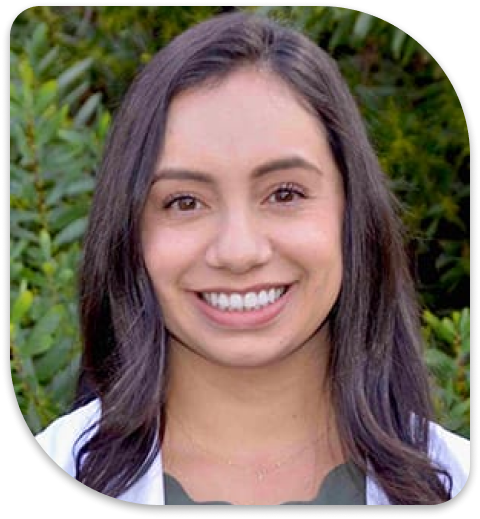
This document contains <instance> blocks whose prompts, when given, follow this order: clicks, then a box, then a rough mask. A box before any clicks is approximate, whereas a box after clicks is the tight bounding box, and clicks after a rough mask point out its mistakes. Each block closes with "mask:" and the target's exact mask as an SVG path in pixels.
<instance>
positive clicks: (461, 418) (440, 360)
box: [423, 308, 470, 438]
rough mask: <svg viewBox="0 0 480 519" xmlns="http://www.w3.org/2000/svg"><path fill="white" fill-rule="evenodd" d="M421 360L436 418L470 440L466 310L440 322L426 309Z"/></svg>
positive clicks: (468, 322) (467, 316) (468, 338)
mask: <svg viewBox="0 0 480 519" xmlns="http://www.w3.org/2000/svg"><path fill="white" fill-rule="evenodd" d="M423 320H424V324H425V326H424V335H425V340H426V342H427V344H428V345H429V347H428V348H427V350H426V353H425V358H426V362H427V365H428V367H429V368H430V371H431V373H432V379H433V380H432V382H433V387H434V405H435V411H436V415H437V419H438V421H439V422H440V423H442V424H443V425H444V426H445V427H446V428H447V429H449V430H451V431H455V432H457V433H458V434H461V435H462V436H465V437H467V438H469V437H470V311H469V309H468V308H465V309H463V310H462V311H461V312H460V311H454V312H452V314H451V315H450V316H448V317H444V318H442V319H440V318H438V317H436V316H435V315H433V314H432V313H431V312H429V311H428V310H426V311H425V312H424V315H423Z"/></svg>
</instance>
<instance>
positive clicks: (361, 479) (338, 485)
mask: <svg viewBox="0 0 480 519" xmlns="http://www.w3.org/2000/svg"><path fill="white" fill-rule="evenodd" d="M164 481H165V504H166V505H229V504H230V503H227V502H223V501H207V502H204V503H197V502H195V501H193V500H192V499H191V498H190V497H189V496H188V494H187V493H186V492H185V490H184V489H183V487H182V486H181V484H180V483H179V482H178V481H177V480H176V479H175V478H174V477H173V476H171V475H170V474H167V473H165V474H164ZM365 490H366V479H365V475H364V474H362V472H361V471H360V470H359V469H358V468H357V467H355V466H354V465H353V464H352V463H344V464H342V465H339V466H338V467H335V468H334V469H332V470H331V471H330V472H329V473H328V474H327V477H326V478H325V480H324V481H323V483H322V485H321V487H320V489H319V491H318V494H317V496H316V497H315V499H313V501H289V502H288V503H283V504H285V505H365V504H366V493H365Z"/></svg>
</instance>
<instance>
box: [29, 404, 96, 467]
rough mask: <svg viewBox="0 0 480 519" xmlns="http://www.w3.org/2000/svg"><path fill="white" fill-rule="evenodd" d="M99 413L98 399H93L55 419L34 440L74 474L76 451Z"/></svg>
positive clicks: (86, 436) (89, 432)
mask: <svg viewBox="0 0 480 519" xmlns="http://www.w3.org/2000/svg"><path fill="white" fill-rule="evenodd" d="M100 415H101V405H100V401H99V400H94V401H92V402H90V403H89V404H87V405H86V406H84V407H81V408H80V409H77V410H76V411H74V412H72V413H70V414H67V415H65V416H62V417H61V418H58V419H57V420H55V421H54V422H53V423H52V424H50V425H49V426H48V427H47V428H46V429H45V430H44V431H43V432H41V433H40V434H38V435H37V436H36V440H37V441H38V443H39V444H40V445H41V446H42V448H43V449H44V450H45V452H46V453H47V454H48V455H49V456H50V457H51V458H52V459H53V460H54V461H55V462H56V463H57V464H58V465H60V466H61V467H62V468H63V469H64V470H65V471H66V472H68V473H69V474H70V475H71V476H75V457H76V453H77V452H78V450H79V449H80V448H81V446H82V445H83V444H84V443H85V441H86V440H87V439H88V437H90V436H91V434H92V433H93V429H92V430H91V428H94V427H95V425H96V423H97V422H98V419H99V418H100ZM83 433H85V434H83ZM77 440H78V441H77Z"/></svg>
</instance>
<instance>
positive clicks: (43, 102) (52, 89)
mask: <svg viewBox="0 0 480 519" xmlns="http://www.w3.org/2000/svg"><path fill="white" fill-rule="evenodd" d="M56 97H57V82H56V81H55V80H54V79H51V80H50V81H47V82H46V83H44V84H43V85H42V86H41V87H40V89H39V91H38V94H37V96H36V97H35V109H36V110H37V112H38V113H43V112H44V110H45V109H46V108H47V107H48V106H50V105H51V104H52V103H53V102H54V101H55V99H56Z"/></svg>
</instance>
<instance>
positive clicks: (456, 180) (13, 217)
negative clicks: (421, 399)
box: [10, 6, 470, 437]
mask: <svg viewBox="0 0 480 519" xmlns="http://www.w3.org/2000/svg"><path fill="white" fill-rule="evenodd" d="M235 9H243V10H250V11H256V12H258V13H260V14H261V15H263V16H268V17H272V18H274V19H276V20H277V21H279V22H281V23H284V24H286V25H288V26H290V27H293V28H296V29H297V30H300V31H301V32H303V33H304V34H306V35H307V36H309V37H310V38H311V39H313V40H314V41H315V42H316V43H318V45H320V46H321V47H322V48H324V49H325V50H327V51H328V52H329V53H330V54H331V55H332V56H333V57H334V58H335V59H336V60H337V61H338V63H339V66H340V68H341V70H342V72H343V74H344V76H345V78H346V79H347V82H348V83H349V85H350V88H351V90H352V92H353V94H354V96H355V98H356V100H357V102H358V105H359V107H360V110H361V112H362V114H363V116H364V119H365V122H366V125H367V129H368V132H369V135H370V139H371V141H372V143H373V145H374V148H375V149H376V151H377V154H378V156H379V158H380V162H381V164H382V166H383V168H384V170H385V171H386V173H387V174H388V175H389V178H390V179H391V183H392V187H393V189H394V191H395V193H396V194H397V195H398V198H399V199H400V201H401V202H402V207H403V218H404V221H405V224H406V227H407V229H408V236H407V247H408V251H409V255H410V259H411V267H412V271H413V273H414V276H415V279H416V281H417V286H418V289H419V293H420V298H421V303H422V324H423V334H424V342H425V358H426V362H427V364H428V366H429V368H430V372H431V380H432V386H433V389H434V405H435V412H436V418H437V420H438V421H439V422H440V423H441V424H442V425H444V426H445V427H447V428H448V429H450V430H452V431H455V432H457V433H459V434H461V435H463V436H465V437H469V436H470V312H469V306H470V248H469V239H470V171H469V167H470V150H469V140H468V131H467V126H466V122H465V117H464V114H463V111H462V107H461V105H460V102H459V100H458V97H457V95H456V93H455V90H454V89H453V87H452V85H451V83H450V81H449V80H448V78H447V77H446V75H445V74H444V72H443V71H442V69H441V68H440V67H439V65H438V64H437V62H436V61H435V59H434V58H433V57H432V56H430V55H429V54H428V53H427V52H426V51H425V49H423V48H422V47H421V46H420V45H419V44H418V43H417V42H416V41H415V40H414V39H412V38H410V37H409V36H408V35H407V34H406V33H404V32H402V31H400V30H399V29H398V28H396V27H395V26H393V25H391V24H389V23H387V22H385V21H383V20H381V19H379V18H375V17H373V16H370V15H368V14H366V13H362V12H359V11H353V10H349V9H342V8H337V7H327V6H322V7H248V8H247V7H242V8H236V7H217V6H215V7H44V6H41V7H32V8H30V9H28V10H26V11H24V12H22V13H21V14H20V15H19V16H18V18H17V19H16V20H15V22H14V24H13V26H12V30H11V40H10V64H11V71H10V106H11V108H10V115H11V119H10V125H11V126H10V147H11V152H10V164H11V174H10V366H11V373H12V380H13V384H14V388H15V394H16V396H17V400H18V403H19V405H20V408H21V411H22V413H23V415H24V417H25V419H26V421H27V423H28V426H29V427H30V429H31V430H32V432H33V433H37V432H39V431H40V430H41V429H43V428H44V427H45V426H46V425H48V424H49V423H50V422H51V421H52V420H54V419H55V418H56V417H57V416H59V415H61V414H63V413H65V412H67V411H68V410H69V409H70V408H71V406H72V403H73V400H74V396H75V387H76V377H77V372H78V367H79V360H80V349H81V343H80V338H79V332H78V316H77V267H78V263H79V258H80V254H81V244H82V236H83V233H84V230H85V226H86V219H87V214H88V209H89V204H90V200H91V196H92V191H93V188H94V185H95V172H96V169H97V167H98V165H99V161H100V157H101V153H102V146H103V143H104V140H105V137H106V134H107V132H108V129H109V126H110V123H111V120H112V117H113V116H114V115H115V111H116V109H117V107H118V106H119V104H120V102H121V99H122V97H123V95H124V93H125V91H126V89H127V87H128V85H129V84H130V82H131V81H132V79H133V77H134V76H135V75H136V74H137V73H138V72H139V71H140V70H141V68H142V67H143V66H144V65H145V64H146V63H148V61H149V60H150V59H151V58H152V56H153V54H154V53H155V52H156V51H158V50H159V49H160V48H161V47H163V46H164V45H166V44H167V43H168V42H169V41H170V40H171V39H172V38H173V37H174V36H176V35H177V34H179V33H180V32H182V31H184V30H185V29H186V28H188V27H189V26H191V25H193V24H195V23H198V22H200V21H202V20H204V19H207V18H209V17H211V16H214V15H215V14H218V13H219V12H223V11H229V10H235ZM99 289H101V287H99Z"/></svg>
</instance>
